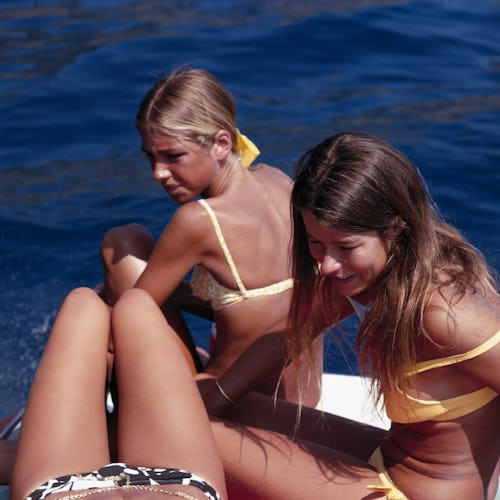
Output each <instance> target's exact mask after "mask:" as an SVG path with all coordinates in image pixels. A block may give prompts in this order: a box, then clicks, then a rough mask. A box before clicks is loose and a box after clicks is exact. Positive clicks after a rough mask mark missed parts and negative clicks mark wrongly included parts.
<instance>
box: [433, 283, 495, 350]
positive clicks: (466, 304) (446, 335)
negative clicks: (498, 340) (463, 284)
mask: <svg viewBox="0 0 500 500" xmlns="http://www.w3.org/2000/svg"><path fill="white" fill-rule="evenodd" d="M424 328H425V332H426V335H427V337H428V338H429V339H430V340H431V342H432V343H433V344H434V345H435V346H436V348H437V349H438V350H439V351H442V352H440V354H441V355H453V354H460V353H463V352H467V351H469V350H471V349H473V348H475V347H477V346H478V345H480V344H482V343H484V342H485V341H486V340H488V339H489V338H490V337H491V336H493V335H494V334H495V333H496V332H497V331H498V330H500V310H499V306H498V304H495V303H492V302H491V300H489V299H488V298H486V297H484V296H483V295H481V294H479V293H475V294H473V293H470V292H466V293H465V294H463V295H457V294H454V293H453V290H450V289H447V288H443V289H442V290H441V291H438V290H436V291H435V292H434V293H433V295H432V297H431V300H430V302H429V305H428V306H427V308H426V310H425V312H424Z"/></svg>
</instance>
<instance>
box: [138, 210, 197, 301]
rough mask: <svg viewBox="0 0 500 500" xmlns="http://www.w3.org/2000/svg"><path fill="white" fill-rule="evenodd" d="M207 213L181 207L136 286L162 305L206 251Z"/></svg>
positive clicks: (158, 243)
mask: <svg viewBox="0 0 500 500" xmlns="http://www.w3.org/2000/svg"><path fill="white" fill-rule="evenodd" d="M206 228H207V226H206V218H205V214H204V211H203V209H202V208H201V207H199V206H198V204H196V203H188V204H186V205H183V206H181V207H180V208H179V209H178V210H177V212H176V213H175V214H174V216H173V217H172V220H171V221H170V223H169V224H168V226H167V227H166V228H165V230H164V231H163V233H162V235H161V236H160V238H159V240H158V242H157V244H156V246H155V248H154V250H153V252H152V254H151V256H150V258H149V260H148V264H147V266H146V268H145V269H144V271H143V273H142V274H141V276H140V277H139V279H138V280H137V283H136V284H135V287H136V288H142V289H144V290H146V291H147V292H148V293H149V294H150V295H151V296H152V297H153V299H154V300H155V302H156V303H157V304H159V305H161V304H163V303H164V302H165V301H166V300H167V299H168V298H169V297H170V296H171V295H172V293H173V292H174V290H175V289H176V288H177V287H178V286H179V284H180V283H182V281H183V280H184V278H185V276H186V275H187V273H188V272H189V271H190V270H191V269H192V268H193V267H194V266H195V265H197V264H199V263H200V261H201V259H202V255H203V252H204V251H206V248H205V241H204V236H205V234H206Z"/></svg>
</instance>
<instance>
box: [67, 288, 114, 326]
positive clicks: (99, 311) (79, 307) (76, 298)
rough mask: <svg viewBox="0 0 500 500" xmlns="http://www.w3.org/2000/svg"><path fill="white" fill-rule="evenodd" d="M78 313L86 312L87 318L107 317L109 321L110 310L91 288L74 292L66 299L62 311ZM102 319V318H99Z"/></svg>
mask: <svg viewBox="0 0 500 500" xmlns="http://www.w3.org/2000/svg"><path fill="white" fill-rule="evenodd" d="M62 309H64V311H65V312H68V311H69V310H70V311H73V312H74V313H75V314H76V313H81V312H82V311H83V312H85V316H88V317H96V316H98V315H103V316H107V317H108V320H109V308H108V306H107V305H106V304H105V303H104V302H103V301H102V299H101V298H100V297H99V296H98V295H97V293H96V292H95V291H94V290H92V289H91V288H86V287H79V288H75V289H74V290H72V291H71V292H70V293H69V294H68V295H67V296H66V298H65V299H64V302H63V305H62V307H61V310H62ZM99 317H101V316H99Z"/></svg>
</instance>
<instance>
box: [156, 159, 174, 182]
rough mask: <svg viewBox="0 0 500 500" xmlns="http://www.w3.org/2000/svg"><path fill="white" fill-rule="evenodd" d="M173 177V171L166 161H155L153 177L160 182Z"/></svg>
mask: <svg viewBox="0 0 500 500" xmlns="http://www.w3.org/2000/svg"><path fill="white" fill-rule="evenodd" d="M170 177H172V172H170V170H169V169H168V167H167V166H166V165H165V164H164V163H160V162H158V163H155V165H154V168H153V179H154V180H155V181H158V182H163V181H166V180H167V179H168V178H170Z"/></svg>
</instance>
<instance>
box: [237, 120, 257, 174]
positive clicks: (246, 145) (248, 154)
mask: <svg viewBox="0 0 500 500" xmlns="http://www.w3.org/2000/svg"><path fill="white" fill-rule="evenodd" d="M236 152H237V153H238V154H239V155H240V162H241V164H242V165H243V166H244V167H245V168H247V167H249V166H250V165H251V164H252V162H253V161H254V160H255V158H257V156H259V154H260V151H259V149H258V148H257V146H256V145H255V144H254V143H253V142H252V141H251V140H250V139H249V138H248V137H247V136H246V135H243V134H242V133H241V132H240V131H239V130H238V129H236Z"/></svg>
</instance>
